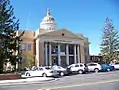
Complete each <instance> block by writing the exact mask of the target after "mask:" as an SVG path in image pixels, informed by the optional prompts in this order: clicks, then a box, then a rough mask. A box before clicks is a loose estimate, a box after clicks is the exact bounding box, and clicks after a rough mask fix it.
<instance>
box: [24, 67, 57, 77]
mask: <svg viewBox="0 0 119 90" xmlns="http://www.w3.org/2000/svg"><path fill="white" fill-rule="evenodd" d="M55 75H57V72H54V71H53V70H52V69H50V68H47V67H38V69H36V70H29V71H26V72H25V76H43V77H46V76H55Z"/></svg>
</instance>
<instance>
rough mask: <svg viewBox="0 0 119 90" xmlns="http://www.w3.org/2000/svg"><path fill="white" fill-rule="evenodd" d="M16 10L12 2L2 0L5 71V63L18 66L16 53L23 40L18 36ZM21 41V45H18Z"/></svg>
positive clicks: (0, 52) (0, 44) (0, 60)
mask: <svg viewBox="0 0 119 90" xmlns="http://www.w3.org/2000/svg"><path fill="white" fill-rule="evenodd" d="M13 11H14V8H13V7H12V5H10V0H0V70H1V71H2V70H3V64H4V62H7V61H9V62H11V64H12V65H15V64H16V58H17V57H18V55H15V52H16V51H17V50H18V49H19V45H18V44H20V42H21V40H20V36H16V33H17V31H18V30H19V20H16V17H15V16H14V12H13ZM18 41H19V43H18Z"/></svg>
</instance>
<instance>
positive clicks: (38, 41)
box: [36, 38, 40, 66]
mask: <svg viewBox="0 0 119 90" xmlns="http://www.w3.org/2000/svg"><path fill="white" fill-rule="evenodd" d="M39 44H40V40H39V38H38V39H37V40H36V64H37V66H39V60H40V50H39V49H40V47H39Z"/></svg>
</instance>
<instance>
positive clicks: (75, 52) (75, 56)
mask: <svg viewBox="0 0 119 90" xmlns="http://www.w3.org/2000/svg"><path fill="white" fill-rule="evenodd" d="M74 63H77V62H76V45H74Z"/></svg>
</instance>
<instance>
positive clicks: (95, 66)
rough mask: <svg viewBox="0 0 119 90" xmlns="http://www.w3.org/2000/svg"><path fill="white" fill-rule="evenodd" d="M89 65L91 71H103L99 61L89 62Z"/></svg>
mask: <svg viewBox="0 0 119 90" xmlns="http://www.w3.org/2000/svg"><path fill="white" fill-rule="evenodd" d="M87 66H88V70H89V71H94V72H96V73H97V72H99V71H101V69H102V68H101V65H100V64H98V63H88V64H87Z"/></svg>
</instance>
